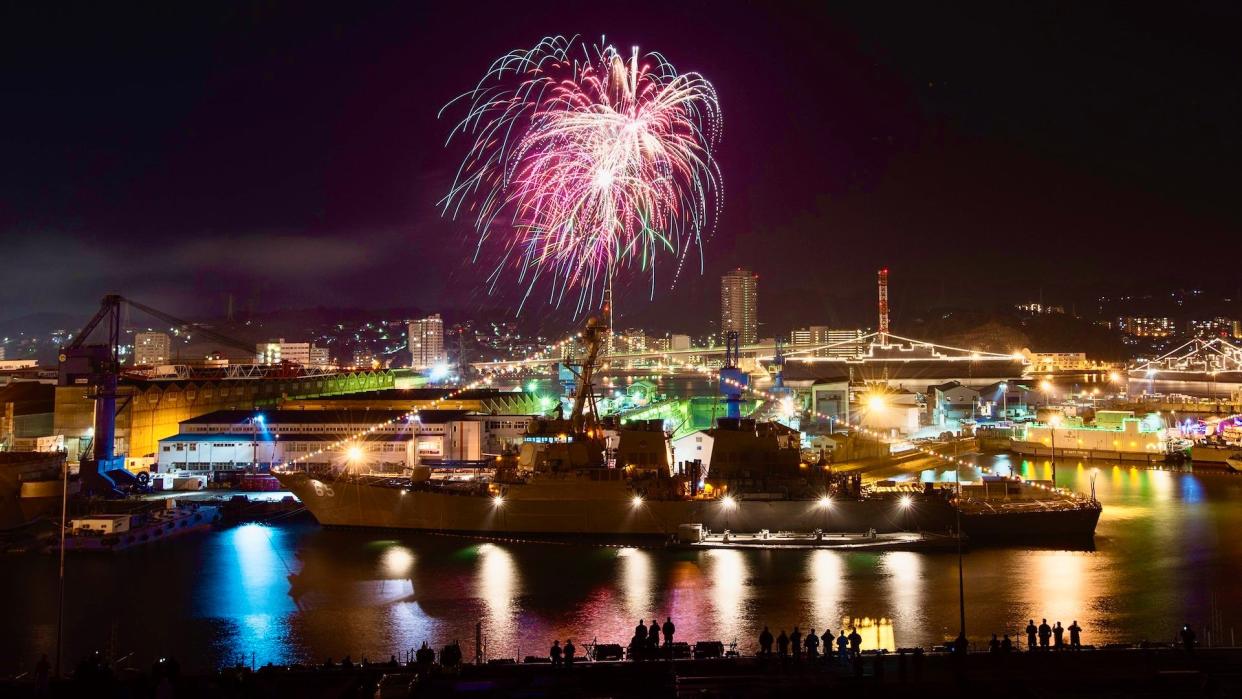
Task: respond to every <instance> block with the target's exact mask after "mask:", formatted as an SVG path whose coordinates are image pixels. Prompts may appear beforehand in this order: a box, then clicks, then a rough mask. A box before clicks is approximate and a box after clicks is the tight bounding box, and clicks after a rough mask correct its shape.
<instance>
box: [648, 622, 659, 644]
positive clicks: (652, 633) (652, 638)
mask: <svg viewBox="0 0 1242 699" xmlns="http://www.w3.org/2000/svg"><path fill="white" fill-rule="evenodd" d="M647 647H648V648H659V647H660V622H658V621H656V620H655V617H652V618H651V628H649V629H647Z"/></svg>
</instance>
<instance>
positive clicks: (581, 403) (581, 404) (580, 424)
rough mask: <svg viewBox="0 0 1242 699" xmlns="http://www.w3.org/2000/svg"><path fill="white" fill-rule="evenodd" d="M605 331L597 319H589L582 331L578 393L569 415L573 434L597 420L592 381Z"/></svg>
mask: <svg viewBox="0 0 1242 699" xmlns="http://www.w3.org/2000/svg"><path fill="white" fill-rule="evenodd" d="M607 329H608V328H607V326H605V325H604V323H603V322H602V321H601V320H599V319H598V318H590V319H588V320H587V324H586V328H584V329H583V331H582V344H583V345H584V348H585V349H584V352H583V358H582V368H581V370H580V372H579V374H578V391H577V392H576V393H575V394H574V409H573V412H572V413H570V415H569V420H570V425H571V426H572V428H573V431H574V434H581V433H582V432H584V431H586V428H587V426H588V421H589V423H590V424H591V425H594V424H595V422H596V419H597V417H596V415H597V414H596V409H595V391H594V390H593V389H594V385H593V382H592V379H593V378H594V376H595V364H596V362H597V361H598V360H599V351H600V346H601V345H602V343H603V339H604V334H605V333H606V332H607ZM588 403H589V406H588ZM587 407H590V409H591V410H590V415H589V416H588V415H586V408H587Z"/></svg>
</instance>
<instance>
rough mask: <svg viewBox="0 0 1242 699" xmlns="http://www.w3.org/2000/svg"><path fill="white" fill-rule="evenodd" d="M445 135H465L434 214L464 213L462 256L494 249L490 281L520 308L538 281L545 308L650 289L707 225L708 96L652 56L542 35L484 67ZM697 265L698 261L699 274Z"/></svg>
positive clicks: (716, 126) (711, 107)
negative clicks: (634, 278) (626, 276)
mask: <svg viewBox="0 0 1242 699" xmlns="http://www.w3.org/2000/svg"><path fill="white" fill-rule="evenodd" d="M454 105H468V110H467V112H466V114H465V116H464V117H463V118H462V119H461V121H459V122H458V123H457V125H456V126H455V127H454V129H453V130H452V132H450V134H449V141H450V142H451V141H452V139H453V137H454V136H458V135H460V137H461V138H465V139H472V140H471V143H470V149H469V152H468V153H467V155H466V157H465V160H464V161H463V162H462V165H461V167H460V168H459V170H458V172H457V177H456V178H455V180H454V182H453V186H452V188H451V189H450V190H449V192H448V194H447V195H446V196H445V197H444V199H443V200H442V201H441V205H442V207H443V213H444V214H445V215H451V216H452V217H454V218H457V217H458V216H470V217H471V218H472V219H473V223H474V227H475V229H476V230H477V231H478V234H479V241H478V247H477V248H476V253H475V257H476V259H477V258H478V256H479V254H480V253H481V252H482V251H483V250H484V248H485V243H487V241H488V239H489V237H491V236H493V235H496V236H501V237H503V239H504V243H503V254H502V255H501V259H500V263H499V264H498V265H497V267H496V270H495V271H494V272H493V273H492V275H491V276H490V278H489V280H488V281H489V285H490V286H491V287H492V288H493V289H494V288H495V286H496V284H497V283H498V282H499V281H500V280H501V279H502V278H504V277H505V275H506V273H508V272H513V271H516V273H517V280H518V284H519V285H520V286H522V287H524V288H525V293H524V296H523V304H525V303H526V300H527V299H528V298H529V297H530V295H531V294H532V292H534V291H535V289H536V285H537V284H538V283H539V282H540V281H541V280H546V281H547V282H548V284H547V288H548V301H549V303H552V304H554V305H558V306H559V305H560V304H561V303H562V301H564V299H565V298H566V296H567V295H569V296H571V297H572V296H573V295H574V294H576V295H577V300H576V305H577V308H576V312H581V311H582V310H583V309H584V308H587V307H590V306H593V305H594V304H595V302H596V300H597V299H598V298H600V295H601V292H602V290H603V288H604V286H605V285H606V284H610V283H611V282H612V280H613V279H614V277H616V276H617V275H618V273H620V272H621V271H622V270H626V269H639V270H642V271H643V272H644V273H646V274H648V275H649V276H650V279H651V293H652V295H653V296H654V293H655V289H656V262H657V260H658V259H660V258H664V257H667V258H669V259H670V260H675V261H676V269H675V270H674V272H673V275H672V278H673V281H674V282H675V281H676V278H677V275H678V274H679V273H680V271H681V267H682V265H684V263H685V260H686V257H687V256H688V255H689V254H690V253H691V251H694V250H698V251H701V243H702V240H703V237H704V236H705V235H706V234H708V233H709V232H710V231H711V229H712V227H713V225H714V224H715V221H716V215H717V212H718V210H719V206H720V202H721V184H720V170H719V167H718V166H717V164H716V161H715V159H714V158H713V155H712V154H713V151H714V150H715V148H716V145H717V143H718V142H719V140H720V133H721V119H720V105H719V102H718V101H717V98H716V91H715V89H714V88H713V87H712V85H711V83H709V82H707V80H706V79H704V78H703V77H702V76H701V75H699V74H698V73H685V74H679V73H677V71H676V69H674V68H673V66H672V64H670V63H669V62H668V61H667V60H665V59H664V57H663V56H661V55H660V54H658V53H648V54H646V55H643V56H640V55H639V53H638V48H637V47H634V48H633V49H632V50H631V52H630V55H629V56H628V57H626V56H623V55H622V54H621V53H620V52H619V51H618V50H617V49H616V48H615V47H613V46H611V45H607V44H602V45H597V46H587V45H585V44H583V43H581V42H579V41H578V40H577V38H576V37H574V38H568V39H567V38H565V37H560V36H557V37H548V38H545V39H543V40H542V41H540V42H539V43H538V44H537V45H536V46H535V47H534V48H532V49H530V50H519V51H513V52H512V53H509V54H507V55H505V56H503V57H501V58H500V59H498V60H497V61H496V62H495V63H493V64H492V66H491V68H490V69H489V70H488V72H487V74H486V75H484V77H483V79H482V80H481V81H479V83H478V85H477V86H476V87H475V88H474V90H472V91H470V92H467V93H465V94H463V95H461V96H460V97H458V98H457V99H455V100H453V101H452V102H450V103H449V104H448V105H446V106H445V108H444V109H443V110H441V115H443V114H444V111H445V110H448V109H450V108H452V107H454ZM701 265H702V259H701V252H700V269H701Z"/></svg>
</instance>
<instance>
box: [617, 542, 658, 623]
mask: <svg viewBox="0 0 1242 699" xmlns="http://www.w3.org/2000/svg"><path fill="white" fill-rule="evenodd" d="M617 563H618V565H619V568H620V575H619V576H618V579H617V587H618V588H620V590H621V598H622V599H623V600H624V603H625V615H624V617H625V618H627V619H629V618H633V619H640V618H643V617H645V616H646V615H647V614H648V613H649V612H650V610H651V608H652V592H653V590H652V582H653V581H652V573H651V554H650V553H648V552H646V551H643V550H642V549H636V548H623V549H621V550H619V551H618V552H617Z"/></svg>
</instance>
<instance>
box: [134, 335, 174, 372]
mask: <svg viewBox="0 0 1242 699" xmlns="http://www.w3.org/2000/svg"><path fill="white" fill-rule="evenodd" d="M170 363H172V338H171V337H169V336H168V333H157V332H145V333H135V334H134V365H135V366H160V365H161V364H170Z"/></svg>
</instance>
